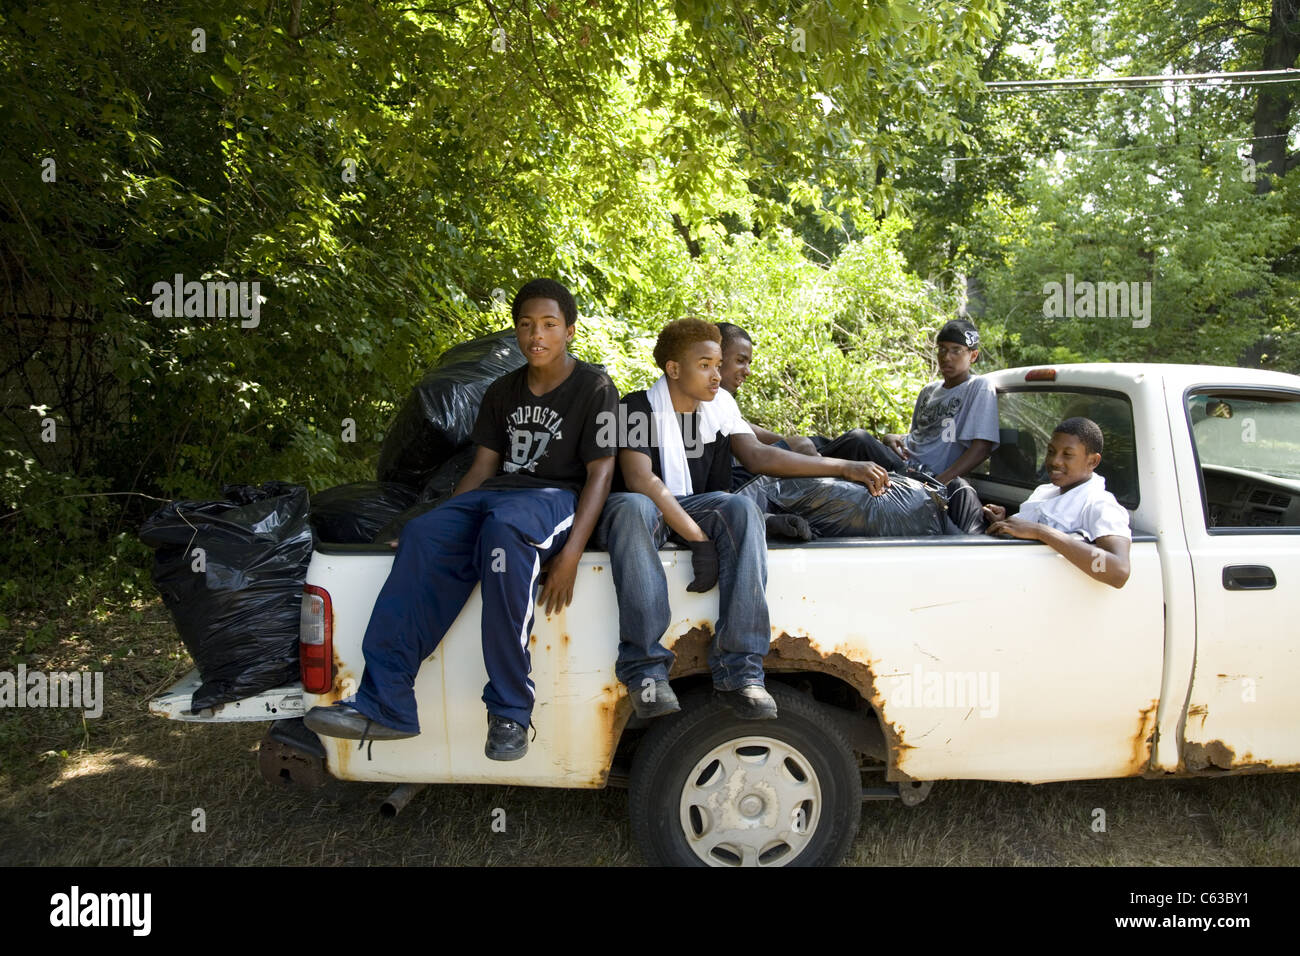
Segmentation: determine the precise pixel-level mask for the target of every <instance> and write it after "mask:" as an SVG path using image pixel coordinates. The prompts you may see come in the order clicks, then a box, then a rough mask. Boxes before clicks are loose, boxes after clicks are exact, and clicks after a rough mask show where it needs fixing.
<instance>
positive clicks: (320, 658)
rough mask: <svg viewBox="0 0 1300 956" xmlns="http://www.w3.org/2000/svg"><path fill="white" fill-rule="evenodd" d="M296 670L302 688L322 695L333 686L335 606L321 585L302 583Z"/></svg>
mask: <svg viewBox="0 0 1300 956" xmlns="http://www.w3.org/2000/svg"><path fill="white" fill-rule="evenodd" d="M298 669H299V671H300V672H301V673H302V689H303V690H304V691H306V692H307V693H309V694H323V693H325V692H326V691H328V690H329V689H330V688H331V687H333V686H334V606H333V605H332V604H331V603H330V594H329V592H328V591H326V590H325V589H324V588H318V587H316V586H315V585H312V584H305V585H303V588H302V611H301V613H300V614H299V617H298Z"/></svg>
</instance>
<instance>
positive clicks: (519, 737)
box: [483, 714, 528, 760]
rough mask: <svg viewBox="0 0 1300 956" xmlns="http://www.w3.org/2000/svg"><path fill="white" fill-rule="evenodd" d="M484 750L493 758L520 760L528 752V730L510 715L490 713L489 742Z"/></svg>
mask: <svg viewBox="0 0 1300 956" xmlns="http://www.w3.org/2000/svg"><path fill="white" fill-rule="evenodd" d="M483 752H484V753H485V754H487V755H488V757H489V758H490V759H492V760H518V759H519V758H520V757H522V756H523V755H524V754H526V753H528V731H527V729H525V727H524V725H523V724H521V723H519V722H518V721H515V720H511V719H510V718H509V717H502V716H500V715H499V714H488V735H487V744H486V746H484V748H483Z"/></svg>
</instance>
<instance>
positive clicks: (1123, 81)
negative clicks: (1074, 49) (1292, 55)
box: [984, 69, 1300, 93]
mask: <svg viewBox="0 0 1300 956" xmlns="http://www.w3.org/2000/svg"><path fill="white" fill-rule="evenodd" d="M1274 83H1300V70H1297V69H1286V70H1242V71H1239V72H1236V73H1166V74H1157V75H1154V76H1092V77H1061V78H1059V79H1054V80H992V81H990V82H988V83H986V84H984V85H985V86H986V87H987V88H988V90H989V92H991V93H1073V92H1091V91H1095V90H1102V91H1104V90H1140V89H1162V88H1164V87H1168V86H1177V85H1184V86H1196V87H1200V88H1203V89H1227V88H1231V87H1239V86H1271V85H1272V84H1274Z"/></svg>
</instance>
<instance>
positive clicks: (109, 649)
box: [0, 595, 1300, 866]
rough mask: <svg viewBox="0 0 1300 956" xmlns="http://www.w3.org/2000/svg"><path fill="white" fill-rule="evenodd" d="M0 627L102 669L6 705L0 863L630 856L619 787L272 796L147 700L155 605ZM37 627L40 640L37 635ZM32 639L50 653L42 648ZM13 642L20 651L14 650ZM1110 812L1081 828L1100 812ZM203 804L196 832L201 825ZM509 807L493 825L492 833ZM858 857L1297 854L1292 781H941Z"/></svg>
mask: <svg viewBox="0 0 1300 956" xmlns="http://www.w3.org/2000/svg"><path fill="white" fill-rule="evenodd" d="M57 612H58V613H57V614H55V615H54V616H52V617H50V618H48V619H47V621H42V620H38V619H35V618H34V617H32V616H15V618H14V619H13V620H11V621H10V622H9V623H10V626H9V628H7V629H6V630H5V631H4V632H2V633H0V669H12V668H13V667H14V666H16V664H17V663H18V661H19V660H20V659H21V660H23V661H25V663H26V664H27V666H28V667H29V668H30V669H40V670H70V669H81V668H90V667H96V666H102V667H103V668H104V670H105V672H106V676H105V692H106V704H105V708H104V715H103V716H102V717H101V718H99V719H96V720H83V719H82V718H81V717H80V716H79V714H75V713H73V712H71V711H66V710H26V709H24V710H2V711H0V865H2V864H18V865H77V866H84V865H128V866H137V865H144V866H157V865H172V866H176V865H183V866H199V865H225V866H258V865H286V864H288V865H312V866H322V865H324V866H332V865H347V864H404V865H411V864H416V865H420V864H426V865H427V864H438V865H445V864H452V865H458V864H459V865H489V866H491V865H528V864H549V865H557V864H558V865H568V864H571V865H584V864H599V865H625V864H636V863H638V862H639V861H640V857H639V854H638V852H637V850H636V848H635V847H634V846H633V845H632V842H631V837H630V832H629V827H628V823H627V800H626V795H625V794H624V792H623V791H621V790H607V791H577V790H575V791H561V790H540V789H532V788H524V787H486V786H481V787H468V786H442V787H430V788H428V789H427V790H425V791H424V792H422V793H420V794H419V795H417V796H416V798H415V799H414V801H413V802H412V803H411V805H410V806H409V807H408V808H407V809H406V810H405V811H404V812H403V813H402V814H401V815H400V816H398V817H397V818H396V819H394V820H384V819H382V818H380V816H379V813H378V807H379V803H380V802H381V801H382V800H383V798H384V797H385V796H386V795H387V793H388V791H389V789H390V788H389V787H387V786H381V785H367V784H349V785H346V786H342V787H339V788H338V789H337V791H332V792H330V793H328V794H325V795H321V794H320V793H319V792H318V793H316V794H301V793H295V792H289V791H282V790H279V789H277V788H275V787H272V786H271V785H269V784H267V783H264V782H263V781H262V779H261V777H260V776H259V775H258V773H257V767H256V751H257V744H258V741H259V740H260V739H261V736H262V734H263V732H264V725H261V724H230V725H186V724H181V723H176V722H171V721H165V720H160V719H158V718H155V717H150V716H149V715H148V713H147V706H146V702H147V701H148V699H149V697H150V696H152V695H154V694H156V693H158V692H159V691H161V690H163V689H165V688H166V687H167V686H169V685H170V684H171V683H172V682H174V681H175V680H177V679H178V678H179V677H180V676H182V675H183V674H184V673H185V672H186V671H187V670H188V669H189V667H190V662H189V658H188V656H187V655H186V654H185V652H184V649H183V647H182V646H181V645H180V642H179V640H178V639H177V637H176V633H175V630H174V628H173V626H172V624H171V620H170V618H169V617H168V615H167V612H166V610H165V608H163V606H162V604H161V602H160V601H158V600H157V599H156V598H155V599H153V600H151V601H148V602H135V603H134V604H133V603H131V602H126V601H123V602H121V603H117V604H115V603H113V602H112V601H111V600H110V599H107V598H104V597H102V596H100V597H95V596H90V595H87V596H85V597H82V598H79V599H74V600H71V601H70V602H69V603H68V604H67V605H59V606H58V607H57ZM47 622H48V623H49V624H51V625H52V629H47V631H46V632H45V633H46V635H50V634H53V635H54V636H53V637H49V638H48V639H41V638H40V637H39V636H38V637H35V638H34V637H33V635H34V634H39V630H40V627H41V626H42V625H43V624H45V623H47ZM42 645H43V646H42ZM25 648H26V649H25ZM1098 807H1099V808H1101V809H1103V810H1105V812H1106V824H1107V829H1106V832H1104V833H1096V832H1093V830H1092V826H1091V825H1092V822H1093V819H1094V814H1093V810H1094V808H1098ZM196 808H201V809H202V810H203V811H204V813H205V816H206V831H205V832H195V831H194V829H193V827H192V821H193V819H194V818H193V811H194V810H195V809H196ZM497 808H501V809H503V810H505V813H506V818H505V819H506V832H504V833H497V832H494V831H493V828H492V822H493V819H494V816H493V811H494V810H496V809H497ZM847 862H848V863H850V864H853V865H858V866H879V865H890V866H900V865H901V866H907V865H928V866H951V865H961V866H985V865H999V866H1033V865H1044V864H1046V865H1084V866H1114V865H1158V866H1165V865H1184V866H1186V865H1191V866H1230V865H1247V866H1259V865H1274V866H1288V865H1289V866H1295V865H1297V864H1300V775H1295V774H1287V775H1270V776H1257V777H1240V778H1233V779H1221V780H1191V781H1179V782H1147V781H1140V780H1123V781H1102V782H1083V783H1066V784H1051V785H1045V786H1038V787H1031V786H1026V785H1018V784H995V783H979V782H966V783H952V784H943V783H941V784H938V785H936V787H935V789H934V792H933V793H932V795H931V796H930V798H929V800H927V801H926V802H925V803H923V804H921V805H920V806H919V807H916V808H907V807H904V806H902V805H901V804H899V803H898V802H871V803H866V804H864V805H863V808H862V827H861V830H860V832H859V836H858V839H857V842H856V843H855V844H854V847H853V849H852V851H851V853H850V856H849V859H848V861H847Z"/></svg>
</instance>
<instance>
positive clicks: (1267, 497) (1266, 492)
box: [1187, 391, 1300, 528]
mask: <svg viewBox="0 0 1300 956" xmlns="http://www.w3.org/2000/svg"><path fill="white" fill-rule="evenodd" d="M1187 417H1188V420H1189V421H1190V422H1191V426H1192V441H1193V442H1195V444H1196V454H1197V457H1198V458H1199V459H1200V462H1201V476H1202V479H1203V481H1202V491H1203V494H1204V503H1205V516H1206V526H1207V527H1209V528H1267V527H1291V526H1300V395H1295V394H1263V393H1258V392H1254V393H1244V394H1243V393H1241V392H1227V391H1225V392H1202V393H1199V394H1196V395H1192V396H1190V397H1189V398H1188V400H1187Z"/></svg>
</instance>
